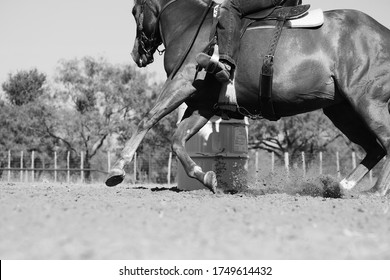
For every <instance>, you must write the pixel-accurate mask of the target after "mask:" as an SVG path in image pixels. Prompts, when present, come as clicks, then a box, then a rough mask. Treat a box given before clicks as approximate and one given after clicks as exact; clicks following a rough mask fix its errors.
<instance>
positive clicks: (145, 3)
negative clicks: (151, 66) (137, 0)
mask: <svg viewBox="0 0 390 280" xmlns="http://www.w3.org/2000/svg"><path fill="white" fill-rule="evenodd" d="M176 1H178V0H171V1H169V2H168V3H166V4H165V5H164V6H163V8H162V9H161V11H160V12H158V11H156V10H154V9H153V7H152V6H151V5H150V3H149V0H142V2H141V4H140V6H141V10H140V13H139V16H138V19H137V23H138V25H137V38H136V39H137V40H138V43H139V48H140V49H141V51H142V52H143V53H144V54H145V55H146V56H147V57H150V59H151V62H153V54H154V52H155V51H156V50H157V51H158V53H159V54H160V55H162V54H163V53H164V51H165V50H162V51H160V50H159V49H158V47H159V46H160V45H161V44H162V43H163V41H164V40H163V38H162V34H160V36H157V34H158V33H159V25H160V18H161V15H162V14H163V12H164V11H165V9H166V8H167V7H168V6H169V5H171V4H173V3H174V2H176ZM146 7H147V8H149V10H150V12H151V13H152V14H154V15H155V17H156V18H157V19H156V24H155V26H154V29H153V32H152V33H151V35H150V37H148V36H147V35H146V33H145V31H144V11H145V8H146Z"/></svg>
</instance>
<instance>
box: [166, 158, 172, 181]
mask: <svg viewBox="0 0 390 280" xmlns="http://www.w3.org/2000/svg"><path fill="white" fill-rule="evenodd" d="M171 168H172V152H170V153H169V158H168V174H167V182H168V186H170V185H171Z"/></svg>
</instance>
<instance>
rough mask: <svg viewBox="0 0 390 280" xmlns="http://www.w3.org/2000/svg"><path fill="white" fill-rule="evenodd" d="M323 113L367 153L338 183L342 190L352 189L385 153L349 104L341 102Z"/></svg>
mask: <svg viewBox="0 0 390 280" xmlns="http://www.w3.org/2000/svg"><path fill="white" fill-rule="evenodd" d="M324 113H325V115H326V116H327V117H328V118H329V119H330V120H331V121H332V122H333V124H334V125H335V126H336V127H337V128H338V129H339V130H340V131H341V132H343V133H344V134H345V136H347V137H348V139H349V140H351V141H352V142H354V143H355V144H358V145H359V146H361V147H362V148H363V149H364V150H365V151H366V153H367V154H366V156H365V158H364V159H363V160H362V161H361V163H360V164H359V165H358V166H357V167H356V168H355V169H354V170H353V171H352V172H351V173H350V174H349V175H348V176H347V177H346V178H344V179H343V180H342V181H341V182H340V185H341V187H342V188H344V189H347V190H349V189H352V188H353V187H355V186H356V185H357V183H358V182H359V181H360V180H361V179H362V178H363V177H364V176H365V175H366V174H367V173H368V172H369V171H370V170H371V169H372V168H373V167H374V166H375V165H376V164H377V163H378V162H379V161H380V160H381V159H382V158H383V157H384V155H385V154H386V152H385V150H384V149H383V148H382V146H381V145H380V144H379V143H378V141H377V138H376V136H375V135H374V134H373V133H372V132H371V131H370V130H369V128H368V127H367V125H366V124H365V123H364V122H363V120H362V119H361V117H360V116H359V115H358V114H357V113H356V111H355V110H354V109H353V108H352V106H351V105H350V104H349V103H347V102H343V103H340V104H336V105H333V106H331V107H328V108H325V109H324Z"/></svg>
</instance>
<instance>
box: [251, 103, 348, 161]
mask: <svg viewBox="0 0 390 280" xmlns="http://www.w3.org/2000/svg"><path fill="white" fill-rule="evenodd" d="M335 141H343V142H345V143H347V144H348V145H352V144H351V142H350V141H349V140H348V139H346V138H345V137H344V136H343V135H342V133H341V132H340V131H339V130H337V129H336V128H335V127H334V125H333V124H332V123H331V122H330V120H329V119H328V118H327V117H326V116H324V115H323V114H322V112H320V111H314V112H310V113H306V114H301V115H297V116H292V117H288V118H282V119H281V120H279V121H277V122H268V121H262V122H256V123H253V124H251V126H250V137H249V147H250V148H252V149H263V150H266V151H270V152H275V154H276V156H277V157H279V158H280V159H282V158H283V154H284V153H285V152H288V153H289V154H290V156H291V158H296V157H297V156H299V154H300V153H301V152H306V153H308V154H313V153H315V152H319V151H325V150H326V149H327V148H328V147H329V145H331V144H332V143H334V142H335Z"/></svg>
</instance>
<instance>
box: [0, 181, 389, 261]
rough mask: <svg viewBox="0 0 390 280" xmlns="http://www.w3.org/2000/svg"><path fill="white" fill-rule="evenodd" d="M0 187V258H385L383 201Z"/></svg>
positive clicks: (268, 193)
mask: <svg viewBox="0 0 390 280" xmlns="http://www.w3.org/2000/svg"><path fill="white" fill-rule="evenodd" d="M261 187H262V189H260V188H258V189H256V188H255V190H254V191H253V190H250V191H244V192H239V193H237V194H233V195H232V194H224V193H218V194H216V195H213V194H211V193H209V192H208V191H206V190H197V191H190V192H188V191H185V192H183V191H177V189H176V188H163V187H162V186H145V185H136V186H134V185H125V184H123V185H120V186H117V187H115V188H107V187H105V186H104V185H103V184H95V185H81V184H80V185H77V184H72V185H69V184H56V185H54V184H52V183H45V184H43V183H40V184H19V183H15V184H14V183H4V182H3V183H0V191H1V192H0V224H1V227H0V259H184V260H186V259H390V199H389V198H388V197H368V196H364V197H357V196H353V197H349V198H343V199H335V198H324V197H322V196H316V195H315V194H314V195H313V193H307V192H306V193H304V192H301V193H300V194H297V193H291V192H288V191H284V190H283V189H282V190H281V189H276V190H275V189H274V190H272V188H271V187H270V186H266V184H262V186H261Z"/></svg>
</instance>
